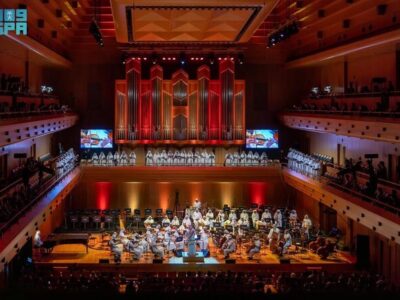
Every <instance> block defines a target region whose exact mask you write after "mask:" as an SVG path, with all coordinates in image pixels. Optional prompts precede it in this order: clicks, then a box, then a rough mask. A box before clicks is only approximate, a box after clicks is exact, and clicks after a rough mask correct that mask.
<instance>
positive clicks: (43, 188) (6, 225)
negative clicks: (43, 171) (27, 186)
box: [0, 162, 78, 238]
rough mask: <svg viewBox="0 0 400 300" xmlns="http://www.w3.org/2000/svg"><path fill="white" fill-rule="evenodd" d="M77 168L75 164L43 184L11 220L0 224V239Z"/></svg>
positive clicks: (76, 163)
mask: <svg viewBox="0 0 400 300" xmlns="http://www.w3.org/2000/svg"><path fill="white" fill-rule="evenodd" d="M77 166H78V162H75V163H74V164H73V165H71V167H70V168H69V169H68V170H67V171H65V172H63V173H62V174H57V173H56V175H54V176H53V177H52V178H51V179H49V180H48V181H47V182H45V183H44V184H43V185H42V186H41V187H40V188H39V190H38V192H37V194H36V195H35V196H33V197H32V199H31V200H29V202H28V203H27V204H26V205H25V206H24V207H23V208H21V209H20V210H19V211H18V212H17V213H16V214H14V215H13V216H12V218H11V219H9V220H7V222H4V223H2V224H0V238H2V237H3V234H4V232H5V231H6V230H7V229H9V228H10V227H11V226H12V225H13V224H15V223H16V222H17V221H18V219H19V218H21V217H22V216H23V215H24V214H25V213H26V212H27V211H28V210H29V209H31V208H32V206H33V205H34V204H36V203H37V202H38V201H39V200H40V199H42V198H43V197H44V196H45V195H46V194H47V193H48V192H50V190H51V189H52V188H53V187H54V186H55V185H56V184H57V183H59V182H60V181H61V180H62V179H63V178H65V177H66V176H67V175H68V174H69V173H71V171H72V170H74V169H75V168H76V167H77Z"/></svg>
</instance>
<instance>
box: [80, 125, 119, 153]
mask: <svg viewBox="0 0 400 300" xmlns="http://www.w3.org/2000/svg"><path fill="white" fill-rule="evenodd" d="M112 147H113V133H112V130H111V129H81V148H83V149H93V148H112Z"/></svg>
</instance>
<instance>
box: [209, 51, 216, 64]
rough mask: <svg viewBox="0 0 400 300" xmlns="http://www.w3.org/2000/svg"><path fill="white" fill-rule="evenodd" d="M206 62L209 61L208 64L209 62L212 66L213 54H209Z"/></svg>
mask: <svg viewBox="0 0 400 300" xmlns="http://www.w3.org/2000/svg"><path fill="white" fill-rule="evenodd" d="M208 60H209V62H210V65H213V64H214V62H215V57H214V53H210V54H209V55H208Z"/></svg>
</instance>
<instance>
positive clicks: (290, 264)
mask: <svg viewBox="0 0 400 300" xmlns="http://www.w3.org/2000/svg"><path fill="white" fill-rule="evenodd" d="M99 238H100V234H94V235H92V236H91V239H90V241H89V251H88V253H86V247H85V246H84V245H80V244H64V245H57V246H55V247H54V249H53V251H52V252H51V253H39V252H36V253H34V257H33V258H34V263H35V265H36V266H37V267H39V268H59V269H63V268H75V267H82V268H85V269H90V270H98V271H116V270H118V271H123V272H128V273H129V272H186V271H228V270H229V271H236V272H258V271H277V272H280V271H282V272H283V271H293V272H294V271H296V272H300V271H306V270H325V271H332V272H333V271H334V272H346V271H352V270H354V268H355V258H354V257H352V256H350V255H349V254H348V253H346V252H340V251H337V252H335V253H334V254H333V255H331V256H329V257H328V258H327V259H326V260H322V259H321V258H320V257H319V256H318V255H317V254H314V253H312V252H311V251H309V250H306V249H303V250H302V251H296V250H295V246H292V247H291V249H290V251H289V254H288V255H285V256H283V257H279V256H278V255H276V254H273V253H271V251H270V250H269V249H268V248H266V247H265V248H263V249H262V250H261V252H260V253H259V254H257V255H255V257H254V259H253V260H248V258H247V253H246V250H245V249H244V247H241V248H240V250H239V249H238V250H237V251H236V253H234V254H231V256H230V258H231V259H232V260H233V261H234V262H233V263H232V261H231V263H229V261H225V259H224V255H223V254H222V253H221V252H220V251H219V249H217V248H216V247H215V246H214V245H212V243H210V254H211V255H210V257H206V258H205V259H204V263H195V262H193V263H184V262H183V258H178V257H175V256H172V254H171V255H169V256H168V255H166V256H164V260H163V261H162V263H153V258H154V256H153V254H151V253H145V254H144V255H143V256H142V257H141V258H140V260H138V261H134V260H132V259H131V256H130V254H129V253H127V252H124V253H123V255H122V257H121V263H119V264H116V263H115V262H114V259H113V255H112V254H111V253H110V250H109V249H108V246H107V243H106V242H100V241H99V242H98V241H97V240H98V239H99Z"/></svg>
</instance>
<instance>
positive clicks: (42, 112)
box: [0, 109, 72, 118]
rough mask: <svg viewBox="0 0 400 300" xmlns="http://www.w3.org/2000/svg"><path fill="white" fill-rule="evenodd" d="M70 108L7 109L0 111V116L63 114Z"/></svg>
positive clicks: (68, 111) (17, 116)
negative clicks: (6, 110)
mask: <svg viewBox="0 0 400 300" xmlns="http://www.w3.org/2000/svg"><path fill="white" fill-rule="evenodd" d="M70 112H72V110H71V109H57V110H55V109H49V110H32V111H9V112H0V118H19V117H26V116H37V115H49V114H63V113H70Z"/></svg>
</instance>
